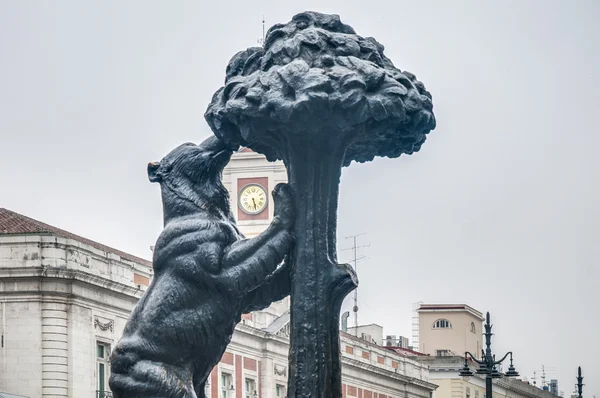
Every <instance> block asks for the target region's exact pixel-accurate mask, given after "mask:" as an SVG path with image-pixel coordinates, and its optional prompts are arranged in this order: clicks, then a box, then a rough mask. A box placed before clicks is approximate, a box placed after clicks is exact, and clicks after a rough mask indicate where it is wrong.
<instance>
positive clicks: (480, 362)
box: [465, 351, 485, 365]
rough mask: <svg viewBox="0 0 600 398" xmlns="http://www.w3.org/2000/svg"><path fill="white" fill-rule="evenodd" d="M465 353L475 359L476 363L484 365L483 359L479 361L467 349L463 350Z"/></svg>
mask: <svg viewBox="0 0 600 398" xmlns="http://www.w3.org/2000/svg"><path fill="white" fill-rule="evenodd" d="M465 355H468V356H470V357H471V359H472V360H473V361H475V362H476V363H478V364H479V365H485V362H484V361H479V360H478V359H477V358H475V357H474V356H473V354H471V353H470V352H469V351H465Z"/></svg>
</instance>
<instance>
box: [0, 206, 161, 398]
mask: <svg viewBox="0 0 600 398" xmlns="http://www.w3.org/2000/svg"><path fill="white" fill-rule="evenodd" d="M151 277H152V264H151V263H150V262H149V261H146V260H144V259H141V258H138V257H135V256H132V255H130V254H127V253H124V252H121V251H119V250H116V249H112V248H110V247H107V246H104V245H101V244H99V243H97V242H93V241H91V240H89V239H85V238H83V237H80V236H77V235H74V234H72V233H70V232H67V231H64V230H61V229H59V228H55V227H52V226H50V225H47V224H44V223H41V222H39V221H37V220H33V219H31V218H28V217H25V216H23V215H21V214H18V213H15V212H12V211H10V210H6V209H0V334H1V338H0V341H1V344H0V345H1V347H0V391H4V392H6V393H11V394H18V395H20V396H26V397H30V398H39V397H53V398H54V397H73V398H80V397H85V398H88V397H89V398H92V397H97V398H105V397H109V396H110V394H109V393H108V376H109V365H108V355H109V353H110V347H111V346H112V345H113V344H114V343H116V341H117V340H118V339H119V337H120V336H121V333H122V330H123V328H124V327H125V322H126V321H127V318H128V317H129V313H130V312H131V310H132V309H133V307H134V305H135V304H136V302H137V301H138V299H139V298H140V297H141V296H142V294H143V292H144V290H145V289H146V287H147V286H148V284H149V282H150V279H151Z"/></svg>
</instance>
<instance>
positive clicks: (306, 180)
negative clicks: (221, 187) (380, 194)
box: [205, 12, 435, 398]
mask: <svg viewBox="0 0 600 398" xmlns="http://www.w3.org/2000/svg"><path fill="white" fill-rule="evenodd" d="M383 50H384V48H383V46H382V45H381V44H379V43H378V42H377V41H376V40H375V39H373V38H371V37H361V36H359V35H357V34H356V32H355V31H354V29H352V27H350V26H348V25H346V24H344V23H342V22H341V21H340V18H339V17H338V16H337V15H325V14H320V13H317V12H304V13H301V14H298V15H295V16H294V17H293V18H292V20H291V21H290V22H288V23H287V24H278V25H275V26H273V27H272V28H271V29H269V31H268V32H267V36H266V39H265V43H264V46H263V47H255V48H249V49H248V50H246V51H242V52H240V53H238V54H236V55H235V56H234V57H233V59H232V60H231V61H230V63H229V65H228V66H227V72H226V78H225V86H224V87H223V88H221V89H219V90H218V91H217V92H216V93H215V94H214V96H213V99H212V102H211V103H210V105H209V107H208V110H207V111H206V114H205V117H206V120H207V121H208V124H209V125H210V126H211V128H212V130H213V132H214V133H215V135H216V136H218V137H220V138H221V139H223V140H224V141H226V142H228V143H230V144H233V145H244V146H247V147H250V148H251V149H253V150H254V151H256V152H260V153H262V154H264V155H265V156H266V157H267V159H269V160H276V159H282V160H283V162H284V163H285V165H286V167H287V171H288V181H289V183H290V185H291V186H292V188H293V191H294V197H295V203H296V221H295V227H294V230H295V235H296V243H295V245H294V249H293V252H292V254H291V256H290V259H291V268H290V270H291V273H292V275H291V280H292V282H291V284H292V288H291V289H292V290H291V341H290V344H291V348H290V358H289V361H290V371H289V375H290V376H289V379H288V397H289V398H291V397H294V398H296V397H310V398H340V397H341V396H342V382H341V360H340V342H339V316H340V308H341V305H342V300H343V299H344V297H345V296H346V295H347V294H348V293H350V292H351V291H352V290H353V289H354V288H355V287H356V286H357V283H358V281H357V279H356V275H355V274H354V271H353V270H352V269H351V268H350V266H349V265H347V264H338V262H337V256H336V225H337V205H338V185H339V181H340V177H341V169H342V166H348V165H349V164H350V163H351V162H352V161H356V162H367V161H370V160H372V159H373V158H374V157H375V156H386V157H391V158H394V157H398V156H400V155H401V154H412V153H414V152H417V151H418V150H419V149H420V148H421V145H423V143H424V142H425V138H426V136H427V134H428V133H429V132H430V131H431V130H433V129H434V128H435V117H434V115H433V103H432V100H431V95H430V94H429V92H428V91H427V90H426V89H425V86H424V85H423V83H421V82H420V81H418V80H417V79H416V77H415V76H414V75H412V74H411V73H408V72H403V71H400V70H399V69H398V68H396V67H395V66H394V65H393V64H392V62H391V61H390V60H389V59H388V58H387V57H386V56H385V55H384V54H383Z"/></svg>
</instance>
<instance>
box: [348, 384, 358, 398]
mask: <svg viewBox="0 0 600 398" xmlns="http://www.w3.org/2000/svg"><path fill="white" fill-rule="evenodd" d="M347 392H348V395H352V396H353V397H356V387H354V386H348V387H347Z"/></svg>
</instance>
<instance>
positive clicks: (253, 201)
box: [252, 198, 256, 210]
mask: <svg viewBox="0 0 600 398" xmlns="http://www.w3.org/2000/svg"><path fill="white" fill-rule="evenodd" d="M252 203H254V210H256V201H255V200H254V198H252Z"/></svg>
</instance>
